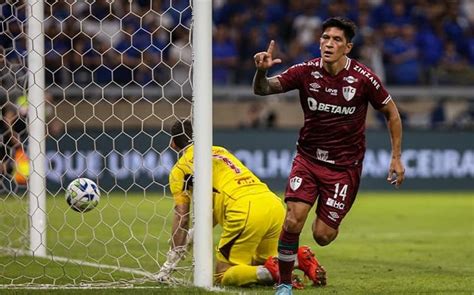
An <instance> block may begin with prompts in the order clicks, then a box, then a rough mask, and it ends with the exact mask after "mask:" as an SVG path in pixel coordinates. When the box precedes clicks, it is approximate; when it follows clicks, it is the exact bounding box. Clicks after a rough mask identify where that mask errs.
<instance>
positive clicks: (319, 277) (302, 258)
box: [298, 246, 326, 286]
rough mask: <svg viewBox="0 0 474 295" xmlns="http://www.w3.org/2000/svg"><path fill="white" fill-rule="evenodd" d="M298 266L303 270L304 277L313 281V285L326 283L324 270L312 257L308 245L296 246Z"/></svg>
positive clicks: (312, 254)
mask: <svg viewBox="0 0 474 295" xmlns="http://www.w3.org/2000/svg"><path fill="white" fill-rule="evenodd" d="M298 268H299V269H301V270H302V271H303V272H304V274H305V276H306V277H308V278H309V279H310V280H311V281H313V285H314V286H325V285H326V270H325V269H324V267H322V266H321V265H320V264H319V262H318V260H317V259H316V258H315V257H314V253H313V251H311V248H310V247H308V246H301V247H299V248H298Z"/></svg>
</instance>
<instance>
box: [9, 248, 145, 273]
mask: <svg viewBox="0 0 474 295" xmlns="http://www.w3.org/2000/svg"><path fill="white" fill-rule="evenodd" d="M0 251H6V252H13V253H15V254H18V255H21V256H33V257H37V258H44V259H50V260H52V261H58V262H67V263H73V264H78V265H81V266H82V265H83V266H90V267H96V268H105V269H112V270H117V271H121V272H126V273H131V274H136V275H140V276H144V277H152V276H153V274H152V273H151V272H147V271H141V270H137V269H134V268H129V267H120V266H115V265H108V264H100V263H94V262H87V261H84V260H79V259H71V258H67V257H61V256H54V255H46V256H35V255H34V253H33V252H32V251H29V250H23V249H16V248H8V247H0Z"/></svg>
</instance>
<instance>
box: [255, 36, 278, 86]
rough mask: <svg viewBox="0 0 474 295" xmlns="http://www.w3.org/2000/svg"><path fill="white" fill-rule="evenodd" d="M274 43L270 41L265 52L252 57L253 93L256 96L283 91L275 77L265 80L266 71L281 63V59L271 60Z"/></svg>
mask: <svg viewBox="0 0 474 295" xmlns="http://www.w3.org/2000/svg"><path fill="white" fill-rule="evenodd" d="M274 48H275V41H273V40H272V41H271V42H270V45H268V49H267V51H262V52H259V53H257V54H255V55H254V57H253V58H254V61H255V67H256V68H257V71H256V72H255V77H254V79H253V91H254V93H255V94H257V95H267V94H273V93H281V92H283V89H282V87H281V84H280V81H279V80H278V78H276V77H271V78H267V71H268V69H269V68H271V67H272V66H273V65H274V64H279V63H281V59H279V58H277V59H273V50H274Z"/></svg>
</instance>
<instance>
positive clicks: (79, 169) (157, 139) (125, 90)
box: [0, 0, 192, 287]
mask: <svg viewBox="0 0 474 295" xmlns="http://www.w3.org/2000/svg"><path fill="white" fill-rule="evenodd" d="M28 5H29V4H28V2H27V1H23V0H21V1H20V0H17V1H2V4H0V7H1V15H0V16H1V28H0V42H1V43H0V80H1V86H0V105H1V109H2V117H1V119H2V120H1V128H2V129H1V134H0V136H1V153H2V154H1V155H0V156H1V159H2V163H1V168H0V169H1V170H0V171H1V191H0V235H1V236H2V237H4V238H3V239H1V241H0V269H1V272H2V276H1V277H0V285H1V286H3V287H12V286H66V287H67V286H75V287H77V286H84V287H90V286H103V285H108V286H115V285H124V286H129V285H130V284H132V285H133V284H154V283H155V281H154V280H153V275H154V274H155V273H156V272H158V270H159V268H160V266H161V265H162V264H163V262H164V261H165V259H166V252H167V250H168V249H169V243H168V239H169V237H170V231H171V220H172V215H173V202H172V199H171V198H170V196H169V193H168V185H167V184H168V174H169V170H170V169H171V167H172V165H173V163H174V162H175V160H176V157H177V155H176V153H175V152H174V151H173V150H172V149H171V148H170V147H169V141H170V134H169V126H171V124H172V123H173V122H174V121H175V120H176V119H178V118H179V119H185V118H189V117H190V113H191V91H192V89H191V83H190V77H191V64H192V53H191V43H190V31H191V21H192V17H191V12H192V10H191V3H190V1H189V0H173V1H171V0H170V1H158V0H137V1H119V0H117V1H112V0H96V1H72V0H67V1H48V0H47V1H44V3H43V6H44V19H43V21H42V22H41V24H42V32H43V33H44V45H45V48H44V62H45V67H44V72H45V80H46V85H45V89H44V90H45V109H46V122H45V126H46V155H45V157H46V160H47V169H46V170H47V174H46V183H47V185H46V195H47V201H46V203H47V206H46V209H45V211H46V212H44V213H45V214H46V219H47V226H46V227H47V231H46V253H47V256H46V257H39V256H38V255H34V250H35V249H29V231H30V224H32V223H30V220H29V217H28V216H29V215H28V214H29V213H28V212H29V211H28V185H27V178H28V173H29V172H31V171H29V170H30V169H32V168H31V167H29V165H28V153H27V146H28V130H27V127H26V126H27V121H28V118H27V113H28V112H27V110H28V108H29V106H28V100H27V93H28V89H27V87H26V85H27V77H28V65H27V55H28V51H27V46H26V44H27V42H26V41H27V40H28V38H29V37H28V35H27V33H28V30H27V23H28V13H27V11H28V9H29V6H28ZM33 50H35V49H34V48H33ZM78 177H87V178H90V179H92V180H94V181H95V182H96V183H97V184H98V185H99V187H100V190H101V194H102V196H101V200H100V203H99V205H98V207H97V208H95V209H94V210H92V211H90V212H87V213H82V214H81V213H77V212H75V211H73V210H72V209H71V208H69V207H68V205H67V203H66V201H65V197H64V190H65V188H66V187H67V185H68V184H69V182H70V181H71V180H73V179H75V178H78ZM31 250H33V252H32V251H31ZM191 269H192V261H191V257H190V255H188V258H187V259H186V260H185V261H184V262H183V263H181V264H180V268H179V269H178V270H177V271H176V272H175V273H174V276H173V277H174V280H172V281H171V283H179V284H186V283H189V282H190V279H191V274H192V272H191Z"/></svg>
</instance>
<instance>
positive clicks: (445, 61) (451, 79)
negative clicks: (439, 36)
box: [436, 41, 474, 85]
mask: <svg viewBox="0 0 474 295" xmlns="http://www.w3.org/2000/svg"><path fill="white" fill-rule="evenodd" d="M436 81H437V83H440V84H450V85H456V84H458V85H459V84H472V83H473V82H474V71H473V69H472V68H471V67H469V64H468V60H467V59H466V58H465V57H463V56H462V55H461V54H460V53H459V52H458V50H457V48H456V44H455V43H454V42H451V41H448V42H447V43H446V44H445V48H444V53H443V56H442V57H441V61H440V64H439V66H438V67H437V69H436Z"/></svg>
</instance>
